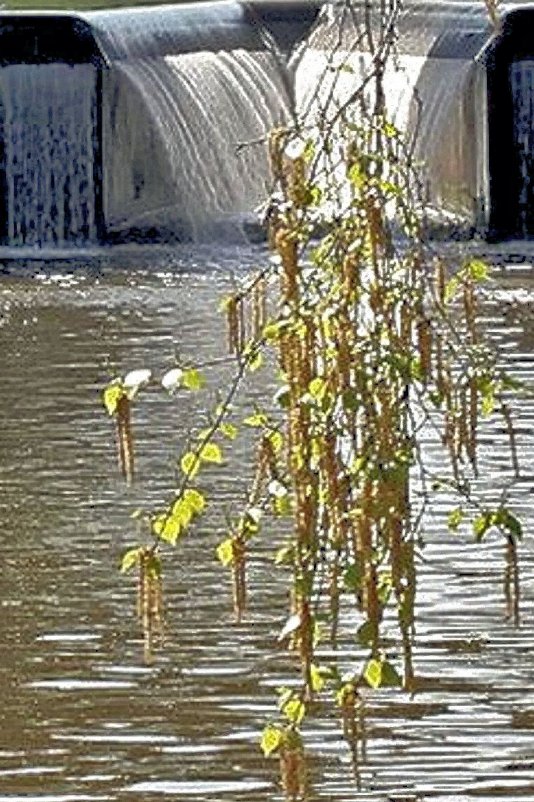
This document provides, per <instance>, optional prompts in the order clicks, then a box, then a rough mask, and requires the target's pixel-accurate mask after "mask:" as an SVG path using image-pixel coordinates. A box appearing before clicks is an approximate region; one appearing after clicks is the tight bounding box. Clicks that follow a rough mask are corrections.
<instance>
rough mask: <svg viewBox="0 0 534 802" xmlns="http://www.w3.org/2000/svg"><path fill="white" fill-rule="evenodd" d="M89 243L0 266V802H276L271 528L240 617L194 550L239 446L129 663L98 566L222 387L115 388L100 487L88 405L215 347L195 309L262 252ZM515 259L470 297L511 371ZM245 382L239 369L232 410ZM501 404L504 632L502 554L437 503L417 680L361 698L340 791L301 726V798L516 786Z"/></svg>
mask: <svg viewBox="0 0 534 802" xmlns="http://www.w3.org/2000/svg"><path fill="white" fill-rule="evenodd" d="M524 250H525V249H523V251H524ZM107 253H109V252H106V253H105V255H103V256H98V255H97V256H93V257H92V258H91V259H88V260H87V263H86V264H78V265H75V266H73V264H72V263H68V262H65V263H64V264H61V263H57V262H55V263H46V264H45V263H39V262H36V261H33V262H31V263H28V264H26V265H21V264H16V263H9V262H6V263H5V266H4V274H3V275H2V276H0V367H1V379H2V381H1V390H0V414H1V417H2V429H1V437H0V522H1V526H0V544H1V569H0V605H1V615H0V802H8V800H9V802H19V800H20V802H22V800H24V801H25V802H70V801H71V800H72V802H86V801H87V802H90V801H91V802H92V801H93V800H94V802H96V801H97V800H106V801H108V800H109V801H110V802H111V800H132V801H134V800H139V802H141V800H152V799H156V798H163V799H169V800H172V799H176V800H181V799H189V800H191V801H192V802H193V800H194V802H207V801H208V800H209V801H210V802H224V801H226V800H238V799H243V800H249V801H250V802H267V800H273V799H280V798H281V794H280V789H279V785H278V768H277V762H276V760H274V759H273V760H264V759H263V757H262V755H261V753H260V752H259V749H258V745H257V742H258V736H259V733H260V731H261V729H262V727H263V726H264V723H265V721H266V719H267V718H268V717H269V716H270V715H273V714H274V713H275V709H274V706H273V701H274V698H275V696H274V692H273V691H274V688H276V687H277V686H279V685H281V684H283V682H284V680H285V678H286V677H287V676H290V677H291V676H292V672H294V668H292V666H291V663H290V662H289V661H288V658H287V657H286V655H285V654H284V653H283V652H279V653H276V652H273V648H272V647H273V643H274V641H275V639H276V635H277V633H278V631H279V628H280V625H281V622H282V621H283V618H284V611H285V609H286V604H285V602H284V597H283V591H282V584H281V583H282V578H281V577H280V576H278V574H279V572H278V571H274V570H273V569H272V568H271V567H270V566H271V563H270V558H271V554H272V552H273V548H274V547H273V542H274V541H275V540H276V532H273V533H271V537H272V540H271V541H267V542H262V544H261V545H260V546H259V550H258V552H257V554H256V556H255V557H254V560H253V562H252V565H251V571H250V573H251V600H250V611H249V612H248V613H247V615H246V617H245V619H244V621H243V623H242V624H240V625H235V624H233V623H232V616H231V604H230V598H229V594H228V595H225V594H224V592H223V590H224V589H225V587H226V583H227V578H226V574H225V573H224V572H223V571H222V570H221V568H220V566H219V565H218V563H217V562H216V560H215V556H214V547H215V545H216V544H217V542H218V541H219V540H220V538H221V536H222V534H223V533H224V514H225V509H228V508H229V507H231V506H232V504H235V503H236V500H237V501H238V500H239V498H240V497H241V496H242V494H243V488H244V486H245V480H246V478H247V476H248V474H249V468H250V466H249V460H248V458H247V438H246V436H245V437H240V438H238V440H237V441H236V443H235V444H234V445H233V446H232V449H231V450H232V456H229V458H228V461H227V462H226V464H225V465H224V466H222V467H217V468H214V469H213V470H211V471H210V472H209V473H206V479H205V486H206V489H207V491H208V493H209V495H210V498H211V499H212V502H211V505H210V509H209V510H208V512H207V514H206V516H205V517H204V519H203V521H202V523H201V524H200V525H199V526H198V527H197V528H196V530H195V531H194V532H193V533H192V534H191V536H189V537H188V538H187V540H185V541H184V542H183V543H182V544H181V545H180V548H179V549H178V550H177V551H176V553H175V554H172V555H169V559H167V560H166V562H165V592H166V643H165V646H164V648H163V649H162V650H161V651H160V652H159V653H158V656H157V660H156V662H155V663H154V664H153V665H151V666H146V665H145V664H144V662H143V654H142V642H141V638H140V633H139V631H138V628H137V623H136V620H135V616H134V596H135V588H134V580H133V578H132V579H130V578H129V577H128V578H124V577H122V576H121V575H120V574H119V572H118V564H119V560H120V556H121V554H122V552H123V551H124V549H125V548H126V547H127V546H128V545H129V544H135V542H136V531H135V526H136V525H135V522H134V521H133V520H132V519H131V518H130V514H131V512H132V511H133V510H135V509H136V508H138V507H145V508H148V509H153V508H154V507H156V506H157V505H158V504H161V503H162V502H164V501H165V500H166V499H167V498H168V497H169V492H170V490H171V489H172V487H173V484H174V473H175V468H176V456H177V455H178V454H179V453H180V450H181V449H182V448H183V446H184V443H185V439H186V437H187V434H188V432H189V431H190V430H191V428H193V429H194V428H195V427H198V428H202V427H203V425H204V424H205V414H206V409H207V400H208V398H209V397H210V396H211V397H213V393H214V392H215V389H216V387H217V386H220V385H221V383H222V384H223V385H224V384H225V382H227V381H228V378H229V376H230V375H231V374H230V372H229V370H228V368H227V367H226V366H225V365H224V364H223V365H222V366H221V365H220V364H219V365H218V366H217V367H214V368H210V369H208V371H207V377H208V388H207V390H206V391H205V392H202V393H199V394H188V395H185V394H181V395H180V396H178V397H177V398H176V399H174V400H172V401H171V400H169V399H166V398H164V397H163V396H162V394H160V393H157V392H155V391H152V390H147V391H146V392H145V393H144V395H143V396H141V397H140V398H139V400H138V402H137V404H136V407H135V413H134V414H135V419H134V424H135V436H136V451H137V454H138V471H139V479H138V482H137V483H136V484H135V486H134V487H133V488H131V489H127V488H125V486H124V485H123V483H122V482H121V481H120V480H119V478H118V476H117V471H116V462H115V449H114V444H113V430H112V426H111V422H110V420H109V419H108V418H107V417H106V415H105V413H104V411H103V408H102V406H101V402H100V393H101V390H102V387H103V386H104V385H105V383H106V382H107V381H108V379H109V378H110V377H112V376H114V375H117V374H118V373H124V372H125V371H126V370H129V369H133V368H141V367H143V368H145V367H146V368H150V369H152V370H153V371H154V372H155V374H156V375H161V374H162V373H163V372H164V371H165V370H166V369H168V368H170V367H171V366H172V365H173V364H174V360H175V358H176V357H177V356H178V355H179V357H180V358H181V359H185V360H191V361H194V362H198V361H202V362H205V361H210V360H212V359H213V358H215V357H217V356H220V351H221V341H222V337H223V336H224V332H223V323H222V321H221V316H220V314H219V313H218V312H217V299H218V298H219V297H220V296H221V295H222V294H224V292H225V291H227V290H228V288H229V287H231V286H232V284H233V282H234V281H235V279H236V277H239V276H240V275H241V274H243V273H245V272H246V271H247V270H249V269H251V268H252V267H253V266H254V265H256V264H259V263H261V261H262V260H263V259H264V258H265V255H264V254H263V253H262V251H261V249H256V250H253V249H244V248H235V249H233V250H230V249H228V250H225V249H218V250H216V251H215V250H214V249H213V248H212V249H211V250H210V249H202V248H195V249H185V248H184V249H181V250H179V249H175V250H173V251H166V250H158V249H152V250H151V251H142V250H139V249H128V248H125V249H122V250H119V249H117V250H115V251H114V255H113V256H109V255H107ZM497 255H498V254H497ZM516 256H517V255H516ZM501 257H502V254H501ZM531 259H532V254H531V255H530V256H529V255H528V253H527V255H526V257H525V259H523V260H521V259H520V258H519V257H517V258H516V259H515V260H514V263H512V264H508V265H506V266H505V267H503V268H502V269H499V270H498V271H497V272H496V280H495V284H494V286H493V288H492V289H491V290H490V291H489V294H488V299H487V304H486V307H485V327H486V329H487V331H488V333H489V334H490V336H491V337H492V338H493V340H494V342H495V343H496V345H497V346H498V348H499V351H500V354H501V359H502V361H503V363H504V364H506V365H507V366H508V367H509V368H510V370H511V371H512V373H513V374H514V375H517V376H518V377H520V378H524V379H527V380H530V381H532V379H533V377H534V354H533V352H532V350H533V345H534V313H533V310H534V273H533V271H532V266H531ZM499 261H500V262H501V263H502V264H505V263H506V262H507V260H506V259H503V258H500V260H499ZM269 384H270V380H269V377H268V375H267V374H265V375H263V374H262V372H259V373H258V374H255V375H254V377H253V381H251V382H250V384H249V385H247V386H246V388H245V391H244V402H243V403H244V404H249V405H250V404H253V403H254V400H255V399H257V400H259V399H260V398H261V397H262V395H263V394H264V393H265V392H266V391H269V390H270V387H269ZM238 411H239V410H238ZM514 411H515V412H516V413H517V415H518V424H517V428H518V441H519V451H520V454H519V456H520V461H521V466H522V472H523V477H522V480H521V482H519V484H518V485H517V486H516V488H515V489H514V491H513V493H512V496H511V502H510V503H511V505H512V507H513V509H514V510H515V511H516V512H517V513H518V514H520V515H521V517H522V518H523V520H524V526H525V532H526V537H525V540H524V542H523V544H522V545H521V547H520V556H521V562H522V580H521V585H522V625H521V628H520V629H519V630H518V631H515V630H513V629H512V628H510V626H509V625H508V624H506V623H505V622H504V621H503V599H502V589H501V584H502V582H501V578H502V569H503V555H502V548H501V547H500V546H499V544H498V542H497V541H496V540H494V539H492V538H490V539H489V540H488V543H487V544H484V545H483V546H475V545H474V544H473V543H472V538H471V537H470V536H469V533H468V532H466V533H464V534H463V535H452V534H450V533H449V532H448V531H447V529H446V527H445V525H444V515H445V510H446V508H447V504H446V503H445V502H446V499H444V501H443V505H441V504H438V505H437V506H436V508H435V511H434V515H433V516H432V517H431V519H429V521H428V523H427V527H426V532H425V535H426V539H427V548H426V550H425V562H424V564H423V566H422V579H421V588H420V602H419V627H418V648H417V651H416V669H417V672H418V674H419V676H421V677H422V678H423V680H424V681H423V682H422V690H421V691H420V692H418V693H417V694H416V695H415V696H414V697H410V696H407V695H406V694H404V693H402V692H399V691H383V692H381V693H377V694H370V695H369V699H368V710H369V715H368V724H367V726H368V736H369V743H368V750H367V759H366V761H364V762H363V763H362V765H361V767H360V783H361V785H360V790H358V785H357V782H356V780H355V778H354V777H353V775H352V770H351V763H350V755H349V752H348V749H347V748H346V746H345V745H344V742H343V741H342V739H341V738H340V725H339V722H338V721H336V720H335V718H334V717H332V716H324V717H319V718H317V719H313V720H311V721H310V724H309V725H308V726H307V728H306V742H307V744H308V745H309V754H310V757H311V760H310V775H311V792H310V798H311V799H312V800H323V799H324V800H337V801H338V802H349V800H351V801H353V800H369V801H371V800H373V802H378V801H379V800H380V802H381V801H382V800H387V799H407V800H411V799H433V800H439V802H466V800H471V799H478V800H486V801H488V802H489V800H495V799H498V798H500V797H501V796H506V797H507V798H508V800H509V802H514V801H515V802H519V800H525V799H527V798H531V797H533V796H534V546H533V540H532V536H531V529H532V524H533V522H534V516H533V513H532V500H533V484H534V483H533V476H534V469H533V465H534V461H533V457H534V401H533V400H532V398H530V399H523V400H518V401H515V402H514ZM236 414H237V413H236ZM484 443H485V446H486V450H485V457H484V460H483V479H484V481H485V482H486V484H487V486H488V488H490V489H491V490H492V491H494V492H498V490H499V487H500V486H501V484H502V482H503V481H504V480H505V479H506V478H507V477H508V476H509V472H510V466H509V463H508V460H507V458H506V447H505V437H504V431H503V427H502V425H501V423H500V422H499V421H497V420H496V421H494V422H490V423H489V424H488V426H487V427H486V429H485V432H484ZM429 448H430V452H432V444H430V445H429ZM349 647H350V644H345V645H344V647H343V649H344V653H343V658H342V659H343V661H345V662H346V664H347V665H350V661H351V658H352V659H354V655H353V654H352V651H351V649H350V648H349ZM273 654H274V656H273Z"/></svg>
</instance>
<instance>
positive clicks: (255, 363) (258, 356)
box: [248, 351, 263, 373]
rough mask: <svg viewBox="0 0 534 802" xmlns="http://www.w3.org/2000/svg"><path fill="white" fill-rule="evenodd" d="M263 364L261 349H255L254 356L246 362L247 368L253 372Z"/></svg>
mask: <svg viewBox="0 0 534 802" xmlns="http://www.w3.org/2000/svg"><path fill="white" fill-rule="evenodd" d="M262 365H263V354H262V353H261V351H256V353H255V354H254V356H252V357H251V358H250V360H249V363H248V369H249V370H250V371H251V372H252V373H254V372H255V371H256V370H259V369H260V368H261V367H262Z"/></svg>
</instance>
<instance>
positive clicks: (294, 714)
mask: <svg viewBox="0 0 534 802" xmlns="http://www.w3.org/2000/svg"><path fill="white" fill-rule="evenodd" d="M282 713H283V714H284V716H286V718H287V720H288V721H289V722H291V724H300V723H301V721H302V719H303V718H304V716H305V715H306V705H305V704H304V702H301V700H300V699H298V698H297V697H293V698H292V699H290V700H289V701H288V702H286V703H285V704H284V705H283V707H282Z"/></svg>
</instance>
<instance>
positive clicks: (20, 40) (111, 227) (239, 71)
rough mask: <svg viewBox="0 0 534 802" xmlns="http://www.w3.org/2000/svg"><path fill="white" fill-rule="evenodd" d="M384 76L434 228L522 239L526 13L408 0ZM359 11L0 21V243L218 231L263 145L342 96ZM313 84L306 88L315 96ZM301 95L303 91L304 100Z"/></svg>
mask: <svg viewBox="0 0 534 802" xmlns="http://www.w3.org/2000/svg"><path fill="white" fill-rule="evenodd" d="M405 6H406V12H405V14H404V15H403V17H402V19H401V23H400V29H399V38H398V45H397V57H396V59H395V60H394V61H392V63H391V65H390V67H389V68H388V70H387V73H386V99H387V103H388V114H389V116H390V118H391V120H392V121H393V122H395V123H396V124H397V126H398V127H399V128H400V129H402V130H404V131H406V132H407V133H408V136H409V137H410V136H413V137H414V153H415V156H416V158H417V159H418V160H419V161H420V162H421V163H422V165H423V169H424V177H425V187H426V202H427V204H428V208H429V209H430V211H431V215H433V216H434V218H435V220H437V221H440V222H441V223H445V224H446V225H449V224H450V225H452V227H453V228H454V230H455V231H458V232H464V233H467V234H473V233H478V234H480V235H482V236H485V237H487V238H490V239H499V238H500V239H502V238H510V237H533V236H534V189H533V186H532V180H531V175H532V167H533V166H534V158H533V155H532V154H533V150H534V133H533V132H534V124H533V116H534V100H533V91H534V89H533V86H534V84H533V81H534V44H533V42H534V37H532V36H531V35H530V31H534V5H533V4H530V3H528V2H515V3H510V4H507V5H506V7H505V11H504V14H503V24H502V28H501V30H500V31H499V32H498V33H495V32H494V31H493V30H492V29H491V26H490V24H489V22H488V19H487V15H486V12H485V9H484V4H483V3H482V2H479V0H473V2H462V1H461V0H458V1H455V0H440V1H439V2H437V1H436V2H425V1H423V0H408V2H406V4H405ZM365 7H366V3H365V2H364V0H360V1H358V0H352V13H351V14H350V15H347V14H346V13H345V12H344V5H343V3H333V4H328V5H326V6H325V7H324V8H322V9H321V4H320V3H316V2H311V1H310V0H302V1H301V2H299V0H272V1H271V2H268V0H263V1H262V0H259V1H258V2H254V3H241V2H235V1H234V0H219V1H218V2H202V3H195V4H184V5H178V6H160V7H146V8H134V9H124V10H114V11H98V12H97V11H95V12H87V13H79V14H77V13H61V12H50V13H44V12H43V13H39V14H38V13H4V14H1V15H0V243H1V244H3V245H8V246H10V247H15V248H18V247H20V248H30V249H32V248H37V249H39V248H52V249H53V248H57V249H61V248H68V247H80V246H87V245H92V244H96V243H115V242H128V241H132V240H134V241H143V242H146V241H166V242H169V241H176V240H183V239H192V240H199V239H213V238H219V237H221V236H224V237H227V236H229V235H235V232H238V231H240V230H242V225H243V224H246V222H247V221H248V220H250V219H251V218H252V215H253V212H254V209H255V208H256V207H257V206H258V205H259V204H261V202H262V201H263V200H264V199H265V197H266V195H267V194H268V192H269V190H270V188H271V184H270V175H269V166H268V158H267V148H266V144H265V139H266V135H267V133H268V132H269V130H271V129H272V128H273V127H276V126H277V125H279V124H281V123H284V122H286V121H287V120H289V119H290V118H291V110H292V108H294V107H296V108H297V110H299V109H300V110H301V109H303V108H306V107H308V106H309V105H310V99H311V98H313V102H312V103H311V113H312V115H313V112H314V108H315V110H316V111H317V110H318V109H319V107H320V101H321V97H326V96H328V95H329V87H330V86H331V81H332V80H333V78H332V75H333V73H332V70H330V71H329V70H328V66H327V64H328V55H329V53H330V52H331V48H332V46H333V44H334V43H336V42H337V38H338V30H339V23H340V20H341V21H342V23H343V24H342V29H343V33H342V37H341V40H340V41H339V42H338V51H339V52H338V55H339V59H338V60H339V62H340V63H343V62H345V63H349V64H350V65H351V71H350V74H349V71H347V72H346V75H344V77H343V80H339V81H338V82H337V86H336V95H337V98H338V100H340V99H342V98H343V93H350V92H351V91H353V89H354V83H355V82H356V81H358V80H360V79H361V78H362V77H363V76H364V74H365V71H366V70H367V69H369V64H370V54H369V53H366V52H361V50H358V49H357V48H356V49H355V47H354V41H355V40H356V37H357V35H358V33H359V27H360V28H361V20H362V19H363V18H364V14H365ZM318 86H319V87H321V89H320V91H319V92H317V87H318ZM314 95H316V97H314Z"/></svg>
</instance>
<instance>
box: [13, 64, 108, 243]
mask: <svg viewBox="0 0 534 802" xmlns="http://www.w3.org/2000/svg"><path fill="white" fill-rule="evenodd" d="M0 93H1V99H2V104H1V106H0V108H1V110H2V114H3V119H2V140H3V142H2V144H3V156H4V160H3V164H2V165H1V169H2V173H3V175H2V184H3V187H4V191H5V194H6V199H5V207H4V208H5V214H6V217H7V220H6V222H5V223H4V244H6V245H9V246H17V247H20V246H27V247H32V246H33V247H40V248H42V247H54V248H61V247H65V246H72V245H87V244H90V243H93V242H95V241H96V239H97V227H96V221H95V142H96V136H95V131H96V120H95V109H96V103H95V93H96V68H95V67H94V66H93V65H92V64H76V65H68V64H61V63H57V64H56V63H49V64H9V65H7V66H4V67H2V68H1V69H0Z"/></svg>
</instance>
